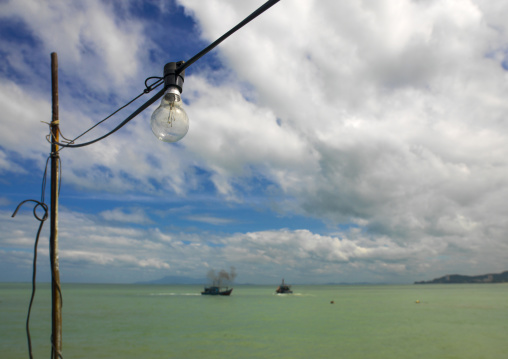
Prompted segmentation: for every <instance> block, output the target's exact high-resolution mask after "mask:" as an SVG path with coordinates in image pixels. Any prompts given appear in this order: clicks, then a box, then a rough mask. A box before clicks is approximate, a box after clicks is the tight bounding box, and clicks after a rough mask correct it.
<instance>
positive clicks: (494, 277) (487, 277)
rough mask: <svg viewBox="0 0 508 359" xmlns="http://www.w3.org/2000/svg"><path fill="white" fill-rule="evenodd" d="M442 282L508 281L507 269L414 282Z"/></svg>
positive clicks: (450, 275) (449, 275) (451, 275)
mask: <svg viewBox="0 0 508 359" xmlns="http://www.w3.org/2000/svg"><path fill="white" fill-rule="evenodd" d="M444 283H508V271H505V272H503V273H499V274H482V275H473V276H469V275H460V274H448V275H445V276H443V277H440V278H436V279H433V280H429V281H421V282H415V284H444Z"/></svg>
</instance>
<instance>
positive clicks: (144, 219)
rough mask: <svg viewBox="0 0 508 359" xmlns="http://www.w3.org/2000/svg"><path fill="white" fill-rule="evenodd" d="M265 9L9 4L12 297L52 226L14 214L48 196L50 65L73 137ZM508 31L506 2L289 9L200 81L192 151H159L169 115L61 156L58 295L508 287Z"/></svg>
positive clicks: (0, 54) (4, 208)
mask: <svg viewBox="0 0 508 359" xmlns="http://www.w3.org/2000/svg"><path fill="white" fill-rule="evenodd" d="M263 2H264V1H263V0H245V1H235V0H207V1H200V0H178V1H176V2H175V1H173V0H168V1H164V0H159V1H156V0H153V1H141V0H132V1H99V0H88V1H72V2H69V1H64V0H60V1H38V0H37V1H36V0H10V1H9V0H7V1H2V2H0V59H1V61H0V109H1V111H0V185H1V186H0V227H1V231H0V281H29V280H30V279H31V266H32V259H33V246H34V241H35V234H36V232H37V228H38V225H39V222H37V220H36V219H35V218H34V217H33V215H32V208H33V207H32V206H31V205H30V204H26V205H25V206H23V207H22V210H21V211H20V212H19V213H18V215H17V216H16V217H15V218H11V215H12V213H13V211H14V209H15V208H16V206H17V205H18V203H20V202H21V201H23V200H25V199H37V200H40V198H41V183H42V178H43V173H44V167H45V164H46V159H47V157H48V155H49V151H50V145H49V144H48V142H47V141H46V138H45V136H46V135H47V133H48V125H47V124H46V123H44V122H49V121H50V120H51V80H50V53H51V52H57V53H58V61H59V86H60V92H59V97H60V121H61V125H60V126H61V131H62V134H63V135H64V136H66V137H68V138H73V137H75V136H77V135H79V134H80V133H82V132H83V131H84V130H86V129H88V128H89V127H91V126H92V125H93V124H95V123H97V122H98V121H100V120H101V119H103V118H104V117H106V116H107V115H108V114H110V113H111V112H113V111H114V110H116V109H117V108H118V107H120V106H122V105H123V104H125V103H126V102H128V101H129V100H130V99H132V98H134V97H135V96H137V95H138V94H140V93H141V92H142V91H143V89H144V80H145V79H146V78H148V77H150V76H161V75H162V70H163V66H164V64H165V63H167V62H171V61H179V60H188V59H190V58H191V57H192V56H193V55H195V54H196V53H197V52H199V51H200V50H202V49H203V48H204V47H206V46H207V45H208V44H209V43H211V42H212V41H213V40H215V39H216V38H218V37H219V36H221V35H222V34H223V33H225V32H226V31H228V30H229V29H230V28H231V27H233V26H234V25H236V24H237V23H238V22H240V21H241V20H242V19H243V18H245V17H246V16H247V15H249V14H250V13H251V12H252V11H254V10H255V9H256V8H258V7H259V6H261V5H262V4H263ZM507 16H508V2H506V1H504V0H435V1H434V0H362V1H360V0H344V1H336V0H329V1H325V0H319V1H318V0H314V1H311V0H282V1H280V2H279V3H278V4H276V5H275V6H274V7H272V8H271V9H270V10H268V11H267V12H265V13H264V14H263V15H261V16H260V17H259V18H257V19H256V20H254V21H253V22H251V23H249V24H248V25H247V26H246V27H244V28H242V29H241V30H240V31H238V32H237V33H235V34H234V35H233V36H232V37H230V38H229V39H227V40H226V41H225V42H223V43H222V44H221V45H220V46H219V47H218V48H217V49H216V50H214V51H213V52H211V53H209V54H208V55H206V56H205V57H203V58H202V59H201V60H199V61H198V62H196V63H195V64H194V65H192V66H191V67H189V68H188V69H187V70H186V77H185V85H184V90H183V94H182V97H183V99H184V101H185V108H186V110H187V113H188V115H189V118H190V130H189V133H188V134H187V136H186V137H185V138H184V139H183V140H181V141H180V142H178V143H176V144H167V143H163V142H160V141H159V140H157V139H156V138H155V136H153V134H152V132H151V129H150V123H149V122H150V116H151V113H152V112H153V110H155V108H156V107H157V106H158V104H154V105H153V106H152V107H150V108H149V109H148V110H146V111H145V112H143V113H142V114H141V115H140V116H138V117H137V118H136V119H135V120H133V121H131V122H130V123H129V124H128V125H127V126H125V127H124V128H123V129H121V130H120V131H119V132H117V133H115V134H114V135H112V136H111V137H109V138H107V139H105V140H103V141H101V142H98V143H96V144H94V145H92V146H89V147H84V148H78V149H64V150H62V151H61V159H62V189H61V196H60V215H59V216H60V217H59V226H60V232H59V241H60V243H59V246H60V270H61V279H62V281H64V282H120V283H130V282H136V281H147V280H155V279H159V278H161V277H164V276H185V277H191V278H196V279H204V278H206V273H207V272H208V270H210V269H215V270H217V271H218V270H220V269H229V268H230V267H231V266H234V267H235V268H236V272H237V273H238V277H237V281H238V282H240V283H259V284H274V285H275V284H277V283H278V282H279V281H280V279H281V278H282V277H284V278H285V279H286V281H287V282H290V283H328V282H336V283H339V282H349V283H352V282H373V283H412V282H413V281H415V280H425V279H432V278H434V277H438V276H442V275H444V274H452V273H460V274H483V273H489V272H500V271H503V270H507V269H508V201H507V200H506V199H507V198H508V27H507V25H506V18H507ZM149 96H151V95H148V96H144V97H143V98H142V99H141V100H139V101H137V102H136V103H135V104H134V105H133V106H131V107H129V108H127V109H126V110H125V111H123V112H121V113H120V114H119V115H118V116H116V117H114V118H113V119H111V120H109V121H107V122H106V123H105V124H104V125H102V126H99V127H98V128H97V129H95V130H94V131H92V132H91V133H90V134H88V135H87V136H85V137H84V138H82V139H81V140H83V141H86V140H91V139H94V138H96V137H99V136H100V135H102V134H104V133H106V132H107V131H108V130H110V129H111V128H113V127H114V126H115V125H116V124H118V123H119V122H120V121H121V120H123V119H124V118H125V117H126V116H128V115H129V114H130V113H131V112H132V111H134V110H135V109H136V108H137V107H138V106H139V105H141V104H142V103H143V102H144V101H146V100H147V99H148V98H149ZM46 199H47V202H49V192H47V193H46ZM48 229H49V222H47V223H46V224H45V229H44V231H43V235H42V238H41V241H40V244H39V258H38V276H39V277H38V278H39V279H40V280H41V281H47V280H49V274H48V273H49V259H48V246H49V244H48V236H49V231H48Z"/></svg>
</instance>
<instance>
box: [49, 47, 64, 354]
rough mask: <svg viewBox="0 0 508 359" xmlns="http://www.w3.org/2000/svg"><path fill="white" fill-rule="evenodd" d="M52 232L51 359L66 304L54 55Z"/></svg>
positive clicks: (55, 61) (58, 342)
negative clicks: (60, 237)
mask: <svg viewBox="0 0 508 359" xmlns="http://www.w3.org/2000/svg"><path fill="white" fill-rule="evenodd" d="M51 90H52V120H51V126H50V127H51V232H50V238H49V253H50V263H51V303H52V307H51V324H52V326H51V327H52V330H51V345H52V348H51V358H52V359H58V358H61V357H62V354H61V353H62V301H61V291H60V269H59V265H58V192H59V188H58V185H59V166H60V163H59V162H60V161H59V160H60V158H59V154H58V145H57V144H56V143H55V142H58V141H59V122H60V121H59V116H58V56H57V54H56V52H52V53H51Z"/></svg>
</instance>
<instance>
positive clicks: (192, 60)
mask: <svg viewBox="0 0 508 359" xmlns="http://www.w3.org/2000/svg"><path fill="white" fill-rule="evenodd" d="M279 1H280V0H268V1H267V2H265V3H264V4H263V5H261V6H260V7H259V8H258V9H257V10H256V11H254V12H253V13H252V14H250V15H249V16H247V17H246V18H245V19H243V20H242V21H241V22H240V23H238V25H236V26H235V27H233V28H232V29H231V30H229V31H228V32H226V33H225V34H224V35H222V36H221V37H219V38H218V39H217V40H215V41H214V42H212V43H211V44H210V45H208V46H207V47H206V48H205V49H203V50H201V52H199V53H198V54H196V55H194V56H193V57H192V58H190V59H189V60H187V61H186V62H185V63H183V64H182V65H180V67H178V68H177V69H176V71H175V72H176V74H179V73H180V72H182V71H183V70H185V69H186V68H187V67H189V66H190V65H192V64H193V63H195V62H196V61H197V60H199V59H200V58H201V57H203V56H204V55H206V54H207V53H208V52H210V51H211V50H213V49H214V48H215V47H216V46H217V45H219V44H220V43H221V42H222V41H224V40H226V39H227V38H228V37H229V36H231V35H232V34H233V33H234V32H236V31H237V30H239V29H240V28H242V27H243V26H245V25H246V24H248V23H249V22H251V21H252V20H254V19H255V18H256V17H258V16H259V15H261V14H262V13H264V12H265V11H266V10H268V9H269V8H271V7H272V6H273V5H275V4H276V3H278V2H279Z"/></svg>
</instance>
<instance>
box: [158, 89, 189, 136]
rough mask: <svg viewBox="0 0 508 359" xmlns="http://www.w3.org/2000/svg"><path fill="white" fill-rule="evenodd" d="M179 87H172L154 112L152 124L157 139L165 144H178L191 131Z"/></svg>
mask: <svg viewBox="0 0 508 359" xmlns="http://www.w3.org/2000/svg"><path fill="white" fill-rule="evenodd" d="M182 105H183V102H182V98H181V97H180V91H179V90H178V88H177V87H170V88H168V90H167V91H166V93H165V94H164V96H162V101H161V104H160V106H159V107H157V109H156V110H155V111H154V112H153V114H152V119H151V121H150V124H151V126H152V132H153V133H154V135H155V137H157V138H158V139H159V140H161V141H164V142H176V141H178V140H180V139H182V138H183V137H184V136H185V135H186V134H187V131H189V117H187V113H185V110H184V109H183V107H182Z"/></svg>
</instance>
